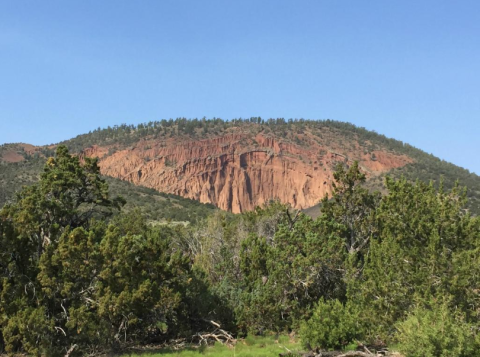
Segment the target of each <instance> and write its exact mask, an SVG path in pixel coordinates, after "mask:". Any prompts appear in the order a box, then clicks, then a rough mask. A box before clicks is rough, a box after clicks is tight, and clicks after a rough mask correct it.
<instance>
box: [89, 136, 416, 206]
mask: <svg viewBox="0 0 480 357" xmlns="http://www.w3.org/2000/svg"><path fill="white" fill-rule="evenodd" d="M302 140H303V142H308V145H302V146H299V145H296V144H294V143H292V142H286V141H285V142H284V141H282V140H281V139H278V138H275V137H273V136H269V135H267V134H263V133H259V134H256V135H255V134H249V133H242V132H238V133H229V134H225V135H222V136H218V137H212V138H209V139H204V140H193V139H189V138H183V139H179V138H169V139H165V138H163V139H161V140H154V139H149V140H142V141H140V142H138V143H136V144H135V145H134V146H132V147H129V148H128V149H122V150H118V151H116V152H114V153H112V152H113V151H114V150H113V148H111V147H110V148H107V147H99V146H94V147H91V148H88V149H86V150H84V153H83V155H86V156H98V157H99V158H100V167H101V170H102V173H103V174H105V175H109V176H113V177H116V178H120V179H122V180H127V181H130V182H132V183H134V184H139V185H143V186H147V187H151V188H154V189H156V190H159V191H163V192H167V193H173V194H177V195H180V196H183V197H188V198H192V199H196V200H199V201H201V202H204V203H206V202H209V203H213V204H214V205H216V206H218V207H219V208H221V209H223V210H228V211H232V212H234V213H239V212H243V211H247V210H252V209H254V208H255V207H256V206H258V205H262V204H263V203H265V202H268V201H269V200H272V199H279V200H281V201H282V202H285V203H290V204H291V205H292V206H293V207H294V208H299V209H302V208H307V207H311V206H313V205H315V204H317V203H318V202H319V200H320V199H321V198H322V197H323V196H324V195H325V193H328V192H330V191H331V182H332V179H333V176H332V173H333V170H334V167H335V165H336V164H337V163H338V162H345V161H346V160H347V157H348V160H353V159H355V160H359V162H360V165H361V166H362V167H363V169H364V170H365V171H366V172H367V174H368V175H377V174H379V173H381V172H384V171H388V170H390V169H392V168H395V167H401V166H403V165H405V164H407V163H409V162H411V159H410V158H408V157H406V156H401V155H396V154H393V153H389V152H375V157H374V159H372V156H371V153H370V154H368V155H366V154H365V155H364V154H363V153H350V154H349V155H348V156H347V155H346V154H345V153H343V154H342V153H339V152H338V151H337V150H333V149H332V147H330V146H326V145H321V144H319V143H318V140H314V138H309V137H308V135H307V134H306V135H305V136H304V137H303V138H302ZM109 149H110V150H109Z"/></svg>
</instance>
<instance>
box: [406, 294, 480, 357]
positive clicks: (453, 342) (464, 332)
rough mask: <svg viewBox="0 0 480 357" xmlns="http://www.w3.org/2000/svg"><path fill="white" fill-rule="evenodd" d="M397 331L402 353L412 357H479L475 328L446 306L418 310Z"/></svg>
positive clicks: (418, 308)
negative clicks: (473, 330)
mask: <svg viewBox="0 0 480 357" xmlns="http://www.w3.org/2000/svg"><path fill="white" fill-rule="evenodd" d="M397 328H398V334H397V340H398V343H399V344H398V349H399V350H400V351H401V352H403V353H404V354H405V355H406V356H408V357H470V356H472V357H473V356H478V352H476V351H478V347H479V346H478V345H477V343H476V341H475V336H474V334H473V332H472V326H471V325H470V324H469V323H467V322H466V321H465V317H464V315H463V314H462V313H460V312H458V311H453V310H452V309H450V308H449V306H448V304H447V303H446V302H442V303H436V302H434V303H433V304H431V306H430V307H424V306H418V307H416V308H415V309H414V310H413V311H412V312H411V313H410V315H409V316H408V317H407V319H406V320H404V321H402V322H400V323H398V324H397Z"/></svg>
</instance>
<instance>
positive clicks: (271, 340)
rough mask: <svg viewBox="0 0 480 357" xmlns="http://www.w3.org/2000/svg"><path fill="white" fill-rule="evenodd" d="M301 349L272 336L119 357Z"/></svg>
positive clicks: (245, 356)
mask: <svg viewBox="0 0 480 357" xmlns="http://www.w3.org/2000/svg"><path fill="white" fill-rule="evenodd" d="M300 348H301V345H300V343H299V342H298V341H297V340H292V339H291V338H290V337H289V336H280V337H279V338H278V339H277V340H276V339H275V337H273V336H267V337H252V336H248V337H247V338H245V339H241V340H238V342H237V344H236V345H235V346H226V345H222V344H219V343H216V344H215V345H213V346H208V347H205V346H202V347H200V348H199V347H197V346H192V347H186V348H184V349H181V350H173V349H170V348H165V349H160V350H157V351H154V352H144V353H141V354H129V355H123V356H121V357H168V356H178V357H203V356H205V357H250V356H252V357H253V356H255V357H273V356H275V357H277V356H278V354H279V353H284V352H289V351H292V352H295V351H299V350H300Z"/></svg>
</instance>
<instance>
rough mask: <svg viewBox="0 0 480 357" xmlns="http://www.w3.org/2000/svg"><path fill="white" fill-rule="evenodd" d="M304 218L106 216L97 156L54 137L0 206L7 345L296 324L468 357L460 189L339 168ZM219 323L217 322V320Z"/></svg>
mask: <svg viewBox="0 0 480 357" xmlns="http://www.w3.org/2000/svg"><path fill="white" fill-rule="evenodd" d="M335 180H336V183H335V186H334V190H333V194H332V196H331V197H325V199H324V200H323V201H322V204H321V207H322V211H321V214H320V215H319V217H318V218H316V219H312V218H311V217H308V216H306V215H304V214H302V213H299V212H295V211H293V210H292V209H289V208H288V207H286V206H285V205H282V204H281V203H279V202H271V203H270V204H268V205H266V206H265V207H262V208H257V209H256V210H255V211H253V212H247V213H244V214H241V215H231V214H227V213H222V212H219V211H215V212H214V213H213V214H212V215H211V216H209V217H207V218H206V219H204V220H201V221H199V222H198V223H197V224H195V225H191V226H189V227H184V226H175V225H156V226H155V225H152V224H148V221H147V220H146V219H145V217H144V213H143V212H142V211H141V210H138V209H136V210H135V209H133V210H131V211H130V212H128V213H126V214H122V213H120V214H114V213H115V211H118V210H121V208H122V206H123V205H124V203H125V202H124V200H123V199H121V198H113V199H112V197H111V194H109V192H108V184H107V182H106V181H105V180H104V179H103V178H102V177H101V176H100V174H99V170H98V166H97V162H96V160H93V159H88V160H86V161H85V163H84V164H81V163H80V162H79V160H78V159H77V158H76V157H73V156H71V155H70V154H69V153H68V151H67V149H66V148H65V147H63V146H60V147H59V148H58V149H57V153H56V157H55V158H50V159H48V160H47V162H46V165H45V168H44V171H43V173H42V174H41V178H40V181H39V182H38V183H37V184H35V185H32V186H29V187H26V188H24V189H23V190H22V191H21V192H19V193H18V195H17V196H16V199H15V200H13V201H12V202H10V203H9V204H7V205H6V206H4V208H3V209H2V210H1V211H0V336H1V337H0V350H2V351H3V350H4V351H6V352H7V353H9V354H15V353H18V352H26V353H28V354H32V355H47V356H57V355H62V354H63V355H64V354H66V353H67V351H69V350H70V352H71V354H78V355H80V354H85V353H96V352H99V351H105V350H111V349H118V348H122V347H124V346H127V345H132V344H147V343H161V342H165V341H169V340H172V339H177V338H186V339H187V340H191V339H192V338H194V337H193V336H195V335H196V334H197V333H199V332H202V331H208V330H209V329H213V328H216V326H217V324H220V325H221V326H222V328H223V329H226V330H228V331H229V332H231V333H233V334H236V335H238V336H241V335H246V334H257V335H262V334H265V333H268V332H276V333H278V332H286V331H292V330H293V331H299V332H300V335H301V337H302V339H303V343H304V345H305V346H307V347H310V348H325V349H332V348H343V347H345V346H347V345H349V344H351V343H352V342H362V343H367V344H374V345H397V346H398V348H399V349H400V350H401V351H403V352H405V353H406V356H407V357H411V356H412V357H415V356H432V357H433V356H447V355H449V356H450V355H452V356H459V357H460V356H461V357H469V356H474V355H475V351H477V350H478V348H479V347H480V346H479V341H480V335H479V333H478V331H479V328H480V324H479V317H480V295H479V291H480V254H479V252H480V219H479V218H477V217H474V216H471V215H470V213H469V211H468V210H466V209H465V205H466V203H467V199H468V198H467V194H466V193H465V190H463V189H461V188H460V187H458V186H454V187H453V188H451V189H449V188H448V189H447V188H445V186H444V185H443V184H442V183H441V182H439V184H438V186H436V185H435V184H433V183H430V184H427V183H424V182H422V181H417V182H415V183H411V182H409V181H408V180H407V179H405V178H401V179H398V180H396V179H393V178H387V179H386V181H385V186H386V187H385V194H384V195H381V194H379V193H378V192H371V191H370V190H368V189H366V188H365V187H364V182H365V175H364V174H363V173H362V172H361V171H360V169H359V166H358V165H357V164H354V165H352V166H351V167H345V166H339V167H338V169H337V171H336V173H335ZM212 321H213V322H214V323H212Z"/></svg>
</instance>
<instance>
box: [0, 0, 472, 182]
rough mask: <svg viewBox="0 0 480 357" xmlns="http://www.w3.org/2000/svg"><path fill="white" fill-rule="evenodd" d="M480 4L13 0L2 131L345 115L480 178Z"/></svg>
mask: <svg viewBox="0 0 480 357" xmlns="http://www.w3.org/2000/svg"><path fill="white" fill-rule="evenodd" d="M479 19H480V1H478V0H474V1H461V0H460V1H447V0H435V1H433V0H432V1H430V0H422V1H413V0H412V1H407V0H402V1H400V0H398V1H393V0H392V1H385V0H378V1H377V0H368V1H352V0H350V1H347V0H344V1H343V0H330V1H322V0H312V1H308V0H291V1H283V0H241V1H240V0H222V1H210V0H204V1H199V0H192V1H186V0H155V1H153V0H152V1H146V0H143V1H121V0H115V1H106V0H102V1H97V0H90V1H89V0H81V1H80V0H78V1H73V0H72V1H63V0H62V1H48V0H43V1H26V0H18V1H17V0H9V1H5V0H0V143H4V142H28V143H32V144H49V143H55V142H58V141H60V140H63V139H68V138H71V137H73V136H75V135H77V134H81V133H85V132H88V131H89V130H91V129H94V128H97V127H99V126H100V127H105V126H108V125H115V124H121V123H129V124H136V123H139V122H145V121H150V120H160V119H162V118H167V119H168V118H175V117H188V118H192V117H199V118H200V117H203V116H206V117H214V116H215V117H221V118H225V119H229V118H235V117H251V116H261V117H264V118H269V117H284V118H302V117H303V118H310V119H326V118H329V119H335V120H341V121H347V122H351V123H354V124H356V125H359V126H364V127H366V128H367V129H371V130H375V131H377V132H379V133H382V134H385V135H387V136H389V137H393V138H396V139H399V140H402V141H405V142H408V143H410V144H412V145H414V146H417V147H419V148H421V149H423V150H425V151H427V152H429V153H433V154H434V155H436V156H438V157H440V158H442V159H445V160H447V161H450V162H453V163H455V164H457V165H460V166H463V167H466V168H468V169H470V170H471V171H474V172H476V173H477V174H480V159H479V158H478V155H479V154H480V140H479V137H478V136H479V133H480V21H479Z"/></svg>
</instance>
